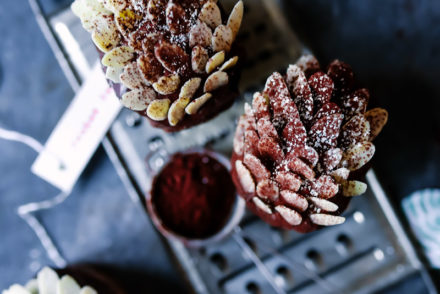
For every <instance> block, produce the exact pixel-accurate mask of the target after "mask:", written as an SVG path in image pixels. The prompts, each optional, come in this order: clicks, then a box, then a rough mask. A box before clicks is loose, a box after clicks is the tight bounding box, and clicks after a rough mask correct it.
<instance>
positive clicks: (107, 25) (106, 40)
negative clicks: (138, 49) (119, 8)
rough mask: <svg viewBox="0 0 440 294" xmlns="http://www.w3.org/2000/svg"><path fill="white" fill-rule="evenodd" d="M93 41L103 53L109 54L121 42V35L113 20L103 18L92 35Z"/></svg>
mask: <svg viewBox="0 0 440 294" xmlns="http://www.w3.org/2000/svg"><path fill="white" fill-rule="evenodd" d="M92 40H93V43H95V45H96V47H98V48H99V50H101V51H102V52H109V51H110V50H112V49H113V48H114V47H115V46H116V45H118V44H119V41H120V40H121V35H120V34H119V32H118V28H117V27H116V24H115V22H114V21H113V20H111V19H109V18H102V19H100V20H99V22H98V23H97V25H96V27H95V28H94V30H93V33H92Z"/></svg>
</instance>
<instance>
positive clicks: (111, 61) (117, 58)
mask: <svg viewBox="0 0 440 294" xmlns="http://www.w3.org/2000/svg"><path fill="white" fill-rule="evenodd" d="M133 58H134V51H133V49H132V48H131V47H128V46H120V47H116V48H114V49H112V50H111V51H109V52H107V53H106V54H105V55H104V56H103V57H102V59H101V63H102V65H104V66H111V67H115V68H121V67H124V66H125V65H126V64H127V63H128V62H129V61H130V60H131V59H133Z"/></svg>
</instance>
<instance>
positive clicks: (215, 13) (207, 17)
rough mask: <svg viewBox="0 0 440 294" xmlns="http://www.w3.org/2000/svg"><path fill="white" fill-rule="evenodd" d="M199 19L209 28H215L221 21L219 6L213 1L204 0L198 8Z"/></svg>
mask: <svg viewBox="0 0 440 294" xmlns="http://www.w3.org/2000/svg"><path fill="white" fill-rule="evenodd" d="M199 19H200V20H201V21H203V22H205V23H206V24H207V25H208V26H210V27H211V28H213V29H214V28H216V27H217V26H219V25H220V24H221V23H222V17H221V13H220V8H218V6H217V4H215V3H214V2H211V1H209V2H206V3H205V4H204V5H203V7H202V9H201V10H200V13H199Z"/></svg>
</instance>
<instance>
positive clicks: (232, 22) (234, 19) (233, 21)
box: [227, 0, 244, 39]
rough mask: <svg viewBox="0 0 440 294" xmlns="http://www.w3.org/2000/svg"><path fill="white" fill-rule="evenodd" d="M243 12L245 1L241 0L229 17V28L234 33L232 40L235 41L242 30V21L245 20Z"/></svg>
mask: <svg viewBox="0 0 440 294" xmlns="http://www.w3.org/2000/svg"><path fill="white" fill-rule="evenodd" d="M243 10H244V5H243V1H241V0H240V1H238V2H237V3H236V4H235V6H234V8H232V11H231V14H230V15H229V18H228V22H227V26H228V27H229V28H230V29H231V31H232V36H233V37H232V39H235V37H236V36H237V33H238V31H239V30H240V26H241V21H242V19H243Z"/></svg>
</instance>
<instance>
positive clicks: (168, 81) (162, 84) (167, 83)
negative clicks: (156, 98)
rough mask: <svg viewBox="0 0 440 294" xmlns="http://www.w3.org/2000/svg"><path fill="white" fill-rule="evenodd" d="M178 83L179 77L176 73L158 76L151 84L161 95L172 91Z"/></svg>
mask: <svg viewBox="0 0 440 294" xmlns="http://www.w3.org/2000/svg"><path fill="white" fill-rule="evenodd" d="M179 84H180V77H179V75H177V74H172V75H169V76H162V77H160V78H159V79H158V80H157V82H155V83H154V84H153V89H154V90H155V91H156V92H157V93H159V94H162V95H168V94H172V93H174V92H175V91H176V90H177V88H178V87H179Z"/></svg>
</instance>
